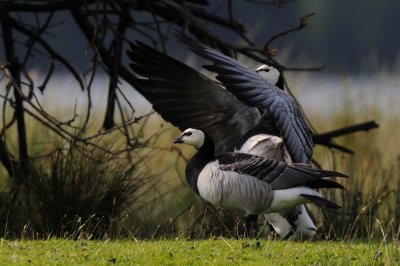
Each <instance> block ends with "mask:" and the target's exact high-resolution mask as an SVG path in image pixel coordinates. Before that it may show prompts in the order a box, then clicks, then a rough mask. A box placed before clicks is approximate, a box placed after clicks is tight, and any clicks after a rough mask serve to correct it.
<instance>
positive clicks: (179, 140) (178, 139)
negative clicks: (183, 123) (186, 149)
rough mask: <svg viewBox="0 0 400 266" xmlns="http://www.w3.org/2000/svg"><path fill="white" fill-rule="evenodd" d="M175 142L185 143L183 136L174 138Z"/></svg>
mask: <svg viewBox="0 0 400 266" xmlns="http://www.w3.org/2000/svg"><path fill="white" fill-rule="evenodd" d="M174 143H183V139H182V136H181V137H179V138H177V139H176V140H174Z"/></svg>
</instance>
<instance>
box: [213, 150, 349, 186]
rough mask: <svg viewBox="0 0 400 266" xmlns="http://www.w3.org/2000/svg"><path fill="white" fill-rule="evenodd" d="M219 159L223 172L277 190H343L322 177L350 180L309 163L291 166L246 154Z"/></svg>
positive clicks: (219, 157) (218, 157)
mask: <svg viewBox="0 0 400 266" xmlns="http://www.w3.org/2000/svg"><path fill="white" fill-rule="evenodd" d="M216 159H217V160H218V162H219V164H220V168H221V170H224V171H234V172H238V173H241V174H247V175H251V176H254V177H256V178H258V179H260V180H263V181H265V182H267V183H269V184H270V185H271V187H272V189H274V190H276V189H288V188H292V187H297V186H308V187H311V188H322V187H329V188H343V187H342V186H341V185H340V184H338V183H336V182H334V181H332V180H326V179H322V178H324V177H347V176H346V175H344V174H342V173H338V172H334V171H325V170H320V169H314V168H311V167H309V166H308V165H305V164H297V163H291V164H287V163H284V162H281V161H276V160H271V159H268V158H264V157H260V156H255V155H250V154H246V153H225V154H222V155H219V156H217V158H216Z"/></svg>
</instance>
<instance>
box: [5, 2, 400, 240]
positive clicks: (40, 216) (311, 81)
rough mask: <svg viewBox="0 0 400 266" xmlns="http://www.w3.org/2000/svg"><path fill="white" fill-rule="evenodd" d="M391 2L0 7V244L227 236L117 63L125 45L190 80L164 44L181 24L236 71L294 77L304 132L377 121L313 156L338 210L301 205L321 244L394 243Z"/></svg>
mask: <svg viewBox="0 0 400 266" xmlns="http://www.w3.org/2000/svg"><path fill="white" fill-rule="evenodd" d="M398 5H399V3H398V2H397V1H385V2H384V3H378V1H373V0H369V1H352V3H351V4H349V3H347V2H345V1H310V0H300V1H279V0H274V1H268V0H265V1H261V0H260V1H250V0H249V1H210V3H207V1H201V0H196V1H195V0H191V1H189V0H188V1H172V0H160V1H127V0H126V1H123V0H121V1H51V0H48V1H40V2H34V3H32V2H29V1H17V0H16V1H6V2H3V3H0V13H1V14H0V15H1V25H2V27H1V38H2V42H1V43H0V65H1V68H2V81H1V82H2V83H1V102H2V111H1V114H2V118H1V119H2V126H1V128H2V131H1V141H2V143H0V144H1V145H0V150H1V151H0V157H1V161H2V165H1V169H0V172H1V179H0V188H1V197H0V234H1V236H4V237H11V238H14V237H17V238H18V237H23V238H25V237H26V238H43V237H48V236H60V237H68V238H74V239H76V238H89V239H91V238H108V237H113V238H117V237H126V236H132V237H143V238H153V237H168V236H181V237H185V238H186V237H187V238H206V237H210V236H218V235H221V234H222V235H225V236H231V237H239V236H240V235H241V233H242V230H243V228H242V227H243V226H242V219H243V217H242V214H241V213H239V212H234V211H222V210H218V209H215V208H213V207H211V206H208V205H206V204H205V203H204V202H203V201H202V200H201V199H199V198H198V197H197V196H196V195H195V194H194V193H193V192H192V191H191V189H190V188H189V186H188V185H187V184H186V180H185V176H184V167H185V163H186V160H187V159H188V158H190V156H191V154H192V153H193V152H194V151H193V149H191V148H189V147H179V148H178V147H175V146H173V145H172V144H171V141H172V140H173V139H174V138H175V137H176V136H177V135H178V134H179V132H178V130H177V129H175V128H173V127H172V126H171V125H170V124H169V123H167V122H165V121H163V120H162V119H161V118H160V117H159V116H158V115H157V114H155V113H154V112H153V111H152V110H151V106H150V105H149V103H148V102H147V101H146V100H145V99H144V98H143V97H142V96H141V95H140V88H138V87H135V79H134V76H133V75H132V74H131V73H130V72H129V71H128V70H127V67H126V64H127V62H126V58H125V49H126V45H127V41H133V40H137V39H139V40H142V41H145V42H146V43H149V44H152V45H154V46H156V47H157V48H158V49H160V50H163V51H166V52H168V54H170V55H173V56H174V57H176V58H178V59H180V60H182V61H185V62H186V63H188V64H189V65H192V66H194V67H196V68H197V69H199V68H200V67H199V66H200V64H201V63H202V61H201V60H199V59H198V58H196V57H194V56H193V55H191V54H189V53H187V51H186V49H184V48H182V46H181V45H180V44H179V43H177V42H176V41H175V40H174V37H173V35H172V34H171V33H172V32H173V30H174V29H184V30H187V31H188V32H191V33H192V34H193V35H194V37H196V38H197V39H199V40H202V41H204V42H206V43H208V44H209V45H211V46H214V47H215V48H217V49H220V50H221V51H223V52H225V53H227V54H229V55H231V56H237V57H238V58H239V60H241V61H243V62H245V63H246V64H248V65H250V66H254V65H256V64H257V63H256V61H259V62H268V63H272V64H277V65H279V66H281V67H285V68H295V69H293V70H294V71H290V70H289V69H288V70H285V72H284V74H285V78H286V81H287V84H288V86H289V88H290V90H291V92H292V93H293V94H294V95H295V96H296V98H297V99H298V100H299V102H300V103H301V104H302V106H303V108H304V110H305V113H306V114H307V116H308V118H309V120H310V121H311V122H312V125H313V126H314V128H315V130H316V131H317V132H327V131H330V130H333V129H335V128H340V127H345V126H348V125H351V124H355V123H360V122H363V121H366V120H371V119H375V120H376V121H377V122H379V124H380V129H378V130H373V131H371V132H368V133H364V132H362V133H356V134H350V135H347V136H344V137H341V138H338V139H336V140H335V141H336V143H338V144H341V145H344V146H346V147H349V148H350V149H352V150H354V152H355V154H354V155H348V154H344V153H341V152H338V151H336V150H331V149H327V148H325V147H320V146H317V147H316V151H315V158H316V160H317V161H318V162H319V163H320V164H321V166H322V167H323V168H324V169H332V170H337V171H340V172H344V173H346V174H348V175H350V176H351V178H350V179H349V180H345V181H343V182H344V185H345V187H346V190H345V191H335V192H327V193H329V194H328V195H327V196H328V198H330V199H332V200H334V201H337V202H339V203H341V204H342V206H343V209H341V210H339V211H325V210H322V211H321V210H319V209H317V208H313V207H311V208H312V213H313V215H314V216H315V219H316V220H317V223H318V226H319V227H320V228H321V229H322V231H323V232H325V233H326V234H325V236H327V237H329V238H337V239H346V240H358V239H366V240H371V241H375V240H382V239H389V238H388V237H390V239H391V238H396V239H399V233H400V227H399V222H400V212H399V211H398V210H399V206H400V195H399V192H398V190H399V187H400V176H399V166H400V165H399V159H400V157H399V156H400V152H399V150H400V139H399V138H398V136H399V135H400V130H399V128H398V127H397V125H398V124H399V122H400V121H399V119H400V111H399V109H398V108H397V106H398V104H399V99H400V95H399V85H400V78H399V75H398V73H399V69H400V64H399V62H400V60H399V58H400V57H399V55H400V53H399V47H400V43H399V42H400V36H399V35H400V31H399V30H398V27H399V26H398V23H397V22H396V21H397V20H396V19H397V13H396V12H395V11H396V7H397V6H398ZM397 10H398V9H397ZM183 11H185V12H183ZM313 12H315V14H314V15H311V16H308V15H310V14H313ZM302 18H306V19H305V20H304V21H302ZM302 22H303V23H304V25H303V26H301V25H302ZM396 27H397V28H396ZM288 29H289V30H288ZM290 29H298V31H297V30H294V31H293V32H292V31H291V30H290ZM28 31H29V32H28ZM287 31H288V32H287ZM286 32H287V34H282V36H280V37H278V38H276V39H275V37H274V36H278V35H279V34H280V33H286ZM270 41H271V42H270ZM266 44H268V45H266ZM243 47H245V48H248V49H240V48H243ZM257 59H259V60H257ZM320 66H325V67H324V68H323V69H320V68H319V67H320ZM315 67H316V68H317V69H318V70H319V71H302V70H307V69H309V68H315ZM23 135H24V136H25V141H24V137H23ZM24 145H25V150H24ZM7 164H9V165H10V166H9V167H8V168H7V167H4V166H5V165H7ZM259 222H260V224H261V225H262V224H263V221H261V219H260V221H259ZM266 231H267V230H266ZM262 236H263V237H264V236H265V237H267V236H268V233H267V232H264V231H263V232H262Z"/></svg>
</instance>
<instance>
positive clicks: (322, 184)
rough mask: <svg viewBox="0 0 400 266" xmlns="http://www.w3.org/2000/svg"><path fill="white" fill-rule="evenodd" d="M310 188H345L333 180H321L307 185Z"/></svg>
mask: <svg viewBox="0 0 400 266" xmlns="http://www.w3.org/2000/svg"><path fill="white" fill-rule="evenodd" d="M307 186H308V187H310V188H338V189H344V186H342V185H341V184H339V183H337V182H335V181H333V180H328V179H320V180H318V181H316V182H314V183H312V184H310V185H307Z"/></svg>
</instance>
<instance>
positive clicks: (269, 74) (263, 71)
mask: <svg viewBox="0 0 400 266" xmlns="http://www.w3.org/2000/svg"><path fill="white" fill-rule="evenodd" d="M256 72H257V74H258V75H260V76H261V77H262V78H263V79H266V80H267V81H268V82H269V83H271V84H274V85H275V84H276V83H277V82H278V80H279V76H280V75H281V73H279V71H278V69H276V68H274V67H272V66H269V65H261V66H259V67H258V68H256Z"/></svg>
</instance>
